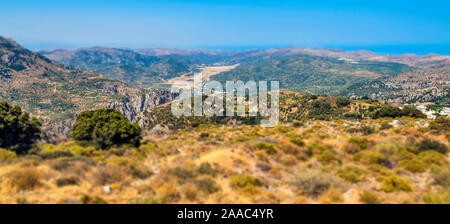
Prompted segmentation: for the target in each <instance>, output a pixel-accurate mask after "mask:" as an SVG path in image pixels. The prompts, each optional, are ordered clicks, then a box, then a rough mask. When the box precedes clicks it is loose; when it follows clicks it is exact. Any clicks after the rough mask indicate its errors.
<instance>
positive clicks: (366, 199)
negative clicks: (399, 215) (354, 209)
mask: <svg viewBox="0 0 450 224" xmlns="http://www.w3.org/2000/svg"><path fill="white" fill-rule="evenodd" d="M359 201H360V202H362V203H365V204H380V203H381V201H380V199H378V196H377V195H376V194H375V193H373V192H371V191H364V192H363V193H362V194H361V195H360V196H359Z"/></svg>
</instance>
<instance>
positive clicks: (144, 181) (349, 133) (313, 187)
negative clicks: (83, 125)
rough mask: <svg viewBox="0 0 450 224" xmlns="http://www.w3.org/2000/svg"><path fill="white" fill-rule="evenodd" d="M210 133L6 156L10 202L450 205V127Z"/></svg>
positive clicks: (220, 128) (337, 123) (300, 126)
mask: <svg viewBox="0 0 450 224" xmlns="http://www.w3.org/2000/svg"><path fill="white" fill-rule="evenodd" d="M393 121H394V119H390V118H389V119H376V120H373V119H369V120H364V121H359V122H358V121H344V120H332V121H307V122H298V121H296V122H288V123H283V124H280V125H278V126H277V127H275V128H263V127H260V126H259V125H236V126H230V125H217V124H215V125H212V124H211V125H200V126H198V127H195V128H189V129H186V130H172V131H168V130H167V131H165V132H158V134H151V133H148V134H147V135H146V136H145V137H144V138H143V140H142V144H141V145H140V146H139V147H132V146H126V145H124V146H121V147H120V148H111V149H109V150H96V149H95V148H94V147H93V146H88V145H80V143H77V142H75V141H71V140H67V141H64V142H61V143H59V144H56V145H53V144H44V143H42V144H38V145H37V146H36V147H34V148H33V149H32V152H31V153H29V154H28V155H25V156H23V155H21V156H17V155H15V153H13V152H11V151H7V150H3V149H1V150H0V160H1V165H0V203H450V156H449V153H448V147H449V139H450V134H449V131H450V130H449V129H450V126H449V120H448V119H440V120H437V121H434V120H427V119H413V118H400V119H396V121H394V122H393Z"/></svg>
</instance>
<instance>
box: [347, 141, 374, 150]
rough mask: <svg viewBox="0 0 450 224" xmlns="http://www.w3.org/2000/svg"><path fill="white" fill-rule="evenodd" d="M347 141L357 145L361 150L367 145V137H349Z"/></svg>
mask: <svg viewBox="0 0 450 224" xmlns="http://www.w3.org/2000/svg"><path fill="white" fill-rule="evenodd" d="M348 143H352V144H356V145H358V146H359V148H360V149H361V150H365V149H367V148H368V147H369V140H368V139H367V138H350V139H349V140H348Z"/></svg>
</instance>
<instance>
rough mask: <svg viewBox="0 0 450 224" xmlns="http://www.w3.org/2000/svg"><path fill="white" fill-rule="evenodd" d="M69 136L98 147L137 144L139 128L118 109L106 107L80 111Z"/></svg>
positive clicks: (139, 138)
mask: <svg viewBox="0 0 450 224" xmlns="http://www.w3.org/2000/svg"><path fill="white" fill-rule="evenodd" d="M69 136H70V137H72V138H74V139H75V140H78V141H82V142H87V143H90V144H93V145H94V146H95V147H96V148H100V149H109V148H111V147H113V146H120V145H122V144H132V145H134V146H139V144H140V140H141V128H140V127H139V126H138V125H137V124H136V123H130V122H129V121H128V120H127V118H126V117H125V116H123V115H122V114H121V113H120V112H119V111H116V110H114V109H111V108H107V109H98V110H90V111H84V112H82V113H81V114H80V115H79V116H78V117H77V119H76V123H75V124H74V125H73V127H72V131H71V133H70V135H69Z"/></svg>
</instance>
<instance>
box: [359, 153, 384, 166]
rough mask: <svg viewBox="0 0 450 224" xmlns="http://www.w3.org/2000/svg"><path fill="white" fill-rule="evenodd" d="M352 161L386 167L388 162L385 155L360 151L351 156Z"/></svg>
mask: <svg viewBox="0 0 450 224" xmlns="http://www.w3.org/2000/svg"><path fill="white" fill-rule="evenodd" d="M353 160H355V161H359V162H361V163H363V164H366V165H370V164H380V165H388V164H389V162H388V160H387V158H386V156H385V155H383V154H381V153H379V152H376V151H362V152H359V153H357V154H356V155H354V156H353Z"/></svg>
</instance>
